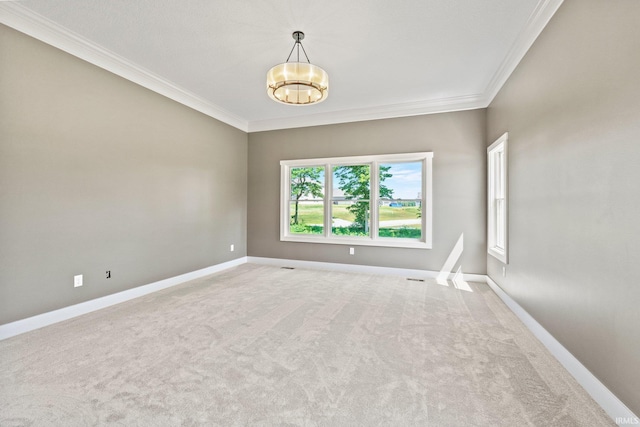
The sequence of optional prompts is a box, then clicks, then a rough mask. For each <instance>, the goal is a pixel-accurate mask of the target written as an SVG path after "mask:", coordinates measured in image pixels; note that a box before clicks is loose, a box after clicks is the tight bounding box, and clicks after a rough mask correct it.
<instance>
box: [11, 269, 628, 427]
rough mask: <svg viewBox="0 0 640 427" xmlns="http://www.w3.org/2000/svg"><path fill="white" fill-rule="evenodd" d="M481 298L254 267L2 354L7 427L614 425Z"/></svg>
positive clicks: (397, 281) (40, 335) (365, 278)
mask: <svg viewBox="0 0 640 427" xmlns="http://www.w3.org/2000/svg"><path fill="white" fill-rule="evenodd" d="M470 288H471V291H472V292H470V291H465V290H458V289H456V288H454V287H453V286H449V287H446V286H441V285H438V284H436V283H435V281H426V282H414V281H408V280H406V279H405V278H400V277H385V276H374V275H367V274H350V273H337V272H326V271H324V272H320V271H312V270H302V269H296V270H286V269H280V268H276V267H267V266H258V265H252V264H246V265H243V266H240V267H237V268H234V269H232V270H228V271H226V272H224V273H220V274H217V275H213V276H209V277H207V278H203V279H199V280H195V281H192V282H189V283H187V284H184V285H180V286H178V287H174V288H171V289H167V290H165V291H162V292H158V293H155V294H153V295H148V296H146V297H142V298H139V299H136V300H133V301H130V302H127V303H124V304H120V305H118V306H114V307H111V308H108V309H104V310H101V311H99V312H95V313H92V314H89V315H85V316H82V317H80V318H76V319H73V320H69V321H66V322H63V323H59V324H56V325H53V326H49V327H46V328H43V329H40V330H37V331H33V332H30V333H27V334H23V335H21V336H17V337H14V338H10V339H7V340H4V341H1V342H0V425H1V426H85V425H119V426H136V425H138V426H196V425H207V426H209V425H211V426H214V425H220V426H236V425H238V426H240V425H242V426H243V425H251V426H271V425H288V426H294V425H296V426H297V425H302V426H316V425H318V426H509V427H512V426H603V425H615V424H613V422H612V421H611V420H610V419H609V418H607V416H606V415H605V414H604V412H603V411H602V410H601V409H600V408H599V407H598V406H597V405H596V403H595V402H593V401H592V400H591V399H590V398H589V397H588V395H587V394H586V392H584V390H583V389H582V388H581V387H580V386H579V385H578V384H577V383H576V382H575V381H574V380H573V379H572V378H571V377H570V376H569V374H568V373H567V372H566V371H564V369H563V368H562V367H561V366H560V365H559V364H558V363H557V362H556V361H555V359H553V358H552V356H551V355H550V354H549V353H548V352H547V351H546V350H545V349H544V348H543V347H542V346H541V344H540V343H539V342H538V341H536V339H535V338H534V337H533V336H532V335H531V334H530V333H529V332H528V331H527V330H526V329H525V327H524V326H523V325H522V324H521V323H520V321H519V320H518V319H517V318H516V317H515V316H514V315H513V314H512V313H511V312H510V311H509V310H508V309H507V308H506V306H504V305H503V304H502V302H501V301H500V300H499V299H498V298H497V296H496V295H495V294H493V293H492V291H491V290H490V288H488V287H487V286H486V285H484V284H473V283H471V284H470Z"/></svg>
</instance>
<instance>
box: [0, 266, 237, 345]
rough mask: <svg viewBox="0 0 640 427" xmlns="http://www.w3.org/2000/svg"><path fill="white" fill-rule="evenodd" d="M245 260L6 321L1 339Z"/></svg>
mask: <svg viewBox="0 0 640 427" xmlns="http://www.w3.org/2000/svg"><path fill="white" fill-rule="evenodd" d="M246 262H247V257H242V258H238V259H234V260H233V261H228V262H223V263H221V264H216V265H213V266H211V267H207V268H203V269H201V270H196V271H192V272H189V273H185V274H181V275H179V276H175V277H170V278H168V279H164V280H160V281H158V282H154V283H149V284H148V285H143V286H138V287H136V288H133V289H127V290H126V291H122V292H118V293H115V294H112V295H107V296H104V297H101V298H96V299H93V300H90V301H86V302H82V303H79V304H75V305H71V306H69V307H64V308H61V309H59V310H54V311H50V312H48V313H43V314H39V315H37V316H33V317H28V318H26V319H22V320H17V321H15V322H11V323H6V324H4V325H0V340H3V339H6V338H10V337H13V336H15V335H19V334H23V333H25V332H29V331H33V330H34V329H39V328H42V327H44V326H48V325H51V324H54V323H58V322H62V321H63V320H68V319H71V318H74V317H77V316H81V315H83V314H87V313H91V312H92V311H96V310H100V309H102V308H106V307H109V306H112V305H115V304H119V303H121V302H125V301H129V300H131V299H134V298H138V297H141V296H143V295H147V294H150V293H152V292H157V291H159V290H162V289H166V288H170V287H171V286H176V285H179V284H181V283H184V282H188V281H189V280H193V279H198V278H200V277H204V276H208V275H210V274H214V273H217V272H220V271H223V270H226V269H229V268H231V267H235V266H238V265H241V264H245V263H246Z"/></svg>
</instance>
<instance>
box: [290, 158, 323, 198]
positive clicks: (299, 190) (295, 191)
mask: <svg viewBox="0 0 640 427" xmlns="http://www.w3.org/2000/svg"><path fill="white" fill-rule="evenodd" d="M289 179H290V182H291V195H290V200H319V199H322V198H323V197H324V167H321V166H312V167H303V168H291V174H290V177H289Z"/></svg>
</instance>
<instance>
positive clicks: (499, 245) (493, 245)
mask: <svg viewBox="0 0 640 427" xmlns="http://www.w3.org/2000/svg"><path fill="white" fill-rule="evenodd" d="M508 137H509V134H508V133H505V134H504V135H502V136H501V137H500V138H498V139H497V140H496V141H495V142H494V143H493V144H491V145H490V146H489V147H488V148H487V252H488V253H489V254H490V255H492V256H494V257H495V258H497V259H498V260H500V261H501V262H503V263H505V264H507V263H508V260H509V257H508V241H509V239H508V237H509V236H508V207H509V203H508V158H507V153H508V150H507V142H508Z"/></svg>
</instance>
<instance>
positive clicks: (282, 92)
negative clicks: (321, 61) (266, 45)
mask: <svg viewBox="0 0 640 427" xmlns="http://www.w3.org/2000/svg"><path fill="white" fill-rule="evenodd" d="M267 93H268V94H269V97H270V98H271V99H273V100H274V101H277V102H282V103H285V104H292V105H308V104H314V103H318V102H322V101H324V100H325V99H327V95H329V75H328V74H327V72H326V71H324V70H323V69H322V68H320V67H318V66H317V65H313V64H310V63H305V62H285V63H282V64H278V65H276V66H275V67H273V68H271V69H270V70H269V72H268V73H267Z"/></svg>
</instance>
